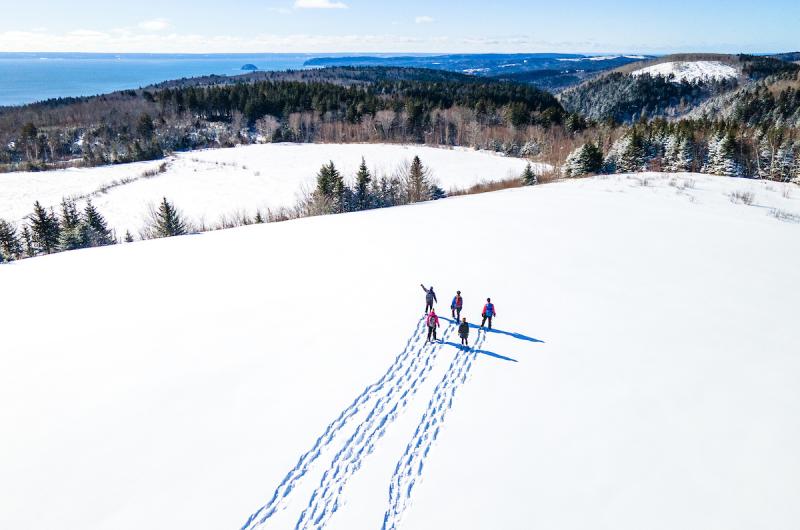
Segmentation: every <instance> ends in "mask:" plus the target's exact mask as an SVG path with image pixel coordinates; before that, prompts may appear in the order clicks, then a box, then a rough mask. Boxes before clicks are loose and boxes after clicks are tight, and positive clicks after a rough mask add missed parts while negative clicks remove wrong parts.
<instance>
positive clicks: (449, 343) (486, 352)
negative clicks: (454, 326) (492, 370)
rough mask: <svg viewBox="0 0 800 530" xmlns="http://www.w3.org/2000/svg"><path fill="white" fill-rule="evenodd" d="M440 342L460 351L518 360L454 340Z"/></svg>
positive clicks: (505, 359) (506, 359)
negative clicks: (470, 346)
mask: <svg viewBox="0 0 800 530" xmlns="http://www.w3.org/2000/svg"><path fill="white" fill-rule="evenodd" d="M442 344H444V345H446V346H452V347H453V348H458V349H459V350H462V351H469V352H474V353H480V354H481V355H488V356H489V357H494V358H495V359H500V360H502V361H510V362H512V363H516V362H519V361H517V360H516V359H512V358H511V357H506V356H505V355H500V354H499V353H494V352H491V351H489V350H476V349H473V348H468V347H464V346H462V345H461V344H456V343H455V342H443V343H442Z"/></svg>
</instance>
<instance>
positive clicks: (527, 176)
mask: <svg viewBox="0 0 800 530" xmlns="http://www.w3.org/2000/svg"><path fill="white" fill-rule="evenodd" d="M538 183H539V179H538V178H537V177H536V173H534V172H533V168H532V167H531V165H530V163H529V164H528V165H526V166H525V169H524V170H523V171H522V184H523V185H525V186H535V185H536V184H538Z"/></svg>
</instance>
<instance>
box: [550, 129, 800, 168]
mask: <svg viewBox="0 0 800 530" xmlns="http://www.w3.org/2000/svg"><path fill="white" fill-rule="evenodd" d="M637 171H668V172H683V171H688V172H699V173H708V174H713V175H721V176H729V177H751V178H763V179H770V180H777V181H782V182H789V181H800V135H799V134H798V131H797V130H796V129H791V128H763V129H754V128H748V127H743V126H741V125H739V124H737V123H736V122H709V121H704V120H682V121H679V122H667V121H665V120H653V121H651V122H648V123H639V124H636V125H634V126H632V127H630V128H628V129H625V130H624V132H623V133H622V134H621V136H619V137H617V138H616V139H614V140H613V141H611V140H610V139H609V138H606V139H602V138H598V140H597V141H594V142H592V141H590V142H586V143H584V144H582V145H580V146H579V147H577V148H576V149H575V150H573V151H572V152H571V153H570V155H569V156H568V157H567V160H566V163H565V165H564V172H565V174H566V175H567V176H580V175H585V174H592V173H630V172H637Z"/></svg>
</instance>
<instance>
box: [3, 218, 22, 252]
mask: <svg viewBox="0 0 800 530" xmlns="http://www.w3.org/2000/svg"><path fill="white" fill-rule="evenodd" d="M0 255H2V256H3V257H4V258H5V259H6V260H7V261H11V260H15V259H20V258H21V257H22V243H21V242H20V240H19V237H18V236H17V227H16V226H14V225H13V224H11V223H9V222H8V221H5V220H3V219H0Z"/></svg>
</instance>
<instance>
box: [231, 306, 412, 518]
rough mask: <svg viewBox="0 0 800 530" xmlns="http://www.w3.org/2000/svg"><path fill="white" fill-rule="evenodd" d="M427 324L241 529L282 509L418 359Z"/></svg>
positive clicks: (343, 413)
mask: <svg viewBox="0 0 800 530" xmlns="http://www.w3.org/2000/svg"><path fill="white" fill-rule="evenodd" d="M424 322H425V317H422V318H420V319H419V321H418V322H417V327H416V329H415V330H414V333H413V334H412V335H411V337H409V339H408V341H407V342H406V345H405V348H404V349H403V351H402V352H401V353H400V354H399V355H398V356H397V357H396V358H395V360H394V362H393V363H392V365H391V366H389V368H388V369H387V370H386V373H385V374H384V375H383V376H382V377H381V378H380V379H378V380H377V381H376V382H375V383H372V384H371V385H369V386H367V387H366V388H365V389H364V391H363V392H362V393H361V394H359V396H358V397H356V399H355V400H354V401H353V402H352V403H351V404H350V405H349V406H348V407H347V408H345V409H344V410H343V411H342V412H341V413H340V414H339V416H338V417H337V418H336V419H335V420H333V421H332V422H331V423H330V424H329V425H328V427H327V428H326V429H325V431H324V432H323V433H322V435H320V437H319V438H317V440H316V441H315V442H314V445H313V446H312V447H311V449H309V450H308V451H306V452H305V453H304V454H303V455H302V456H301V457H300V459H299V460H298V462H297V464H296V465H295V466H294V467H293V468H292V469H291V470H289V472H288V473H287V474H286V477H285V478H284V479H283V481H281V483H280V484H279V485H278V487H277V488H276V489H275V493H274V494H273V495H272V498H271V499H270V500H269V501H268V502H267V503H266V504H265V505H264V506H262V507H261V508H259V509H258V510H257V511H256V512H255V513H254V514H252V515H251V516H250V517H249V518H248V519H247V522H245V524H244V525H243V526H242V530H250V529H252V528H255V527H256V526H259V525H261V524H264V523H265V522H266V521H267V519H269V518H270V517H272V516H273V515H274V514H275V513H276V512H277V511H278V509H279V508H280V505H281V502H282V501H283V500H284V499H285V498H286V497H287V496H288V495H289V494H290V493H291V492H292V490H293V489H294V488H295V486H296V485H297V484H298V482H299V481H300V480H301V479H302V478H303V477H304V476H305V474H306V473H307V472H308V469H309V467H310V466H311V464H312V463H313V462H314V461H315V460H316V459H317V458H319V456H320V454H321V453H322V450H323V449H324V448H325V447H326V446H328V445H329V444H330V443H331V442H332V441H333V439H334V438H335V436H336V435H337V434H338V433H339V432H340V431H341V430H342V429H343V428H344V427H345V426H346V425H347V423H348V422H349V421H350V419H351V418H352V417H353V416H355V415H356V414H357V413H358V411H359V410H360V409H361V407H362V406H364V405H365V404H367V403H368V402H369V401H370V400H372V399H373V398H374V397H375V396H376V394H378V393H379V392H380V391H381V390H382V389H383V388H384V386H385V385H386V384H388V383H389V382H390V381H392V380H393V379H394V378H395V377H396V376H397V374H398V373H399V372H400V370H401V369H402V367H403V365H404V364H405V362H406V360H408V359H409V358H414V359H415V358H416V357H417V356H416V355H413V357H412V354H413V353H415V352H416V350H417V348H416V347H415V345H416V344H417V342H419V341H420V340H421V339H422V336H423V333H424V329H425V326H424Z"/></svg>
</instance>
